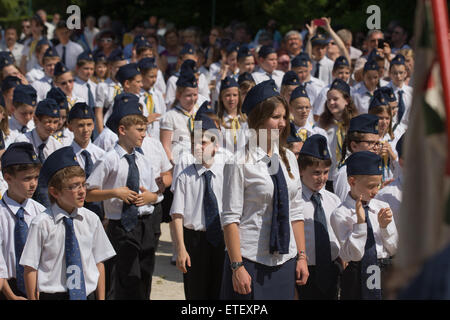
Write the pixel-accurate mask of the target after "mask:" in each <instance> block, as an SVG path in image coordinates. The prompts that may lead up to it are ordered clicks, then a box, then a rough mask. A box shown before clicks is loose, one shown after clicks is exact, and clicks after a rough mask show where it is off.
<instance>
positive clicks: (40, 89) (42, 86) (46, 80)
mask: <svg viewBox="0 0 450 320" xmlns="http://www.w3.org/2000/svg"><path fill="white" fill-rule="evenodd" d="M52 83H53V79H52V78H50V77H49V76H47V75H45V74H44V76H43V77H41V78H40V79H39V80H36V81H34V82H33V83H32V84H31V86H32V87H33V88H34V89H35V90H36V95H37V102H38V103H39V102H40V101H42V100H44V99H45V98H47V93H48V92H49V91H50V89H51V88H52Z"/></svg>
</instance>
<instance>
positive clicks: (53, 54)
mask: <svg viewBox="0 0 450 320" xmlns="http://www.w3.org/2000/svg"><path fill="white" fill-rule="evenodd" d="M55 57H59V55H58V52H57V51H56V49H55V47H53V46H50V47H48V48H47V50H45V53H44V58H55Z"/></svg>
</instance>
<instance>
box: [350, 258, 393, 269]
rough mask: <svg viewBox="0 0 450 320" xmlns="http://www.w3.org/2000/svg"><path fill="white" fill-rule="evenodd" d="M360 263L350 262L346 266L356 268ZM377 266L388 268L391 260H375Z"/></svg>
mask: <svg viewBox="0 0 450 320" xmlns="http://www.w3.org/2000/svg"><path fill="white" fill-rule="evenodd" d="M360 263H361V261H350V262H349V263H348V264H351V265H354V266H358V265H359V264H360ZM377 264H378V265H379V266H383V267H385V266H389V265H391V264H392V258H381V259H377Z"/></svg>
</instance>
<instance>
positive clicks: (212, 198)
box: [203, 170, 223, 247]
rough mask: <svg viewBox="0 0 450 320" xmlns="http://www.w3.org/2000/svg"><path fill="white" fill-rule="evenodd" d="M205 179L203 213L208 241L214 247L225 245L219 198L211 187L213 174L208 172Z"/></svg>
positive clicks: (204, 174) (205, 173)
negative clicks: (218, 203)
mask: <svg viewBox="0 0 450 320" xmlns="http://www.w3.org/2000/svg"><path fill="white" fill-rule="evenodd" d="M203 176H204V177H205V193H204V196H203V212H204V213H205V225H206V239H207V240H208V241H209V242H210V243H211V244H212V245H213V246H214V247H217V246H218V245H220V244H222V243H223V233H222V227H221V225H220V216H219V207H218V205H217V198H216V195H215V194H214V191H213V189H212V186H211V178H212V172H211V171H209V170H207V171H205V172H204V173H203Z"/></svg>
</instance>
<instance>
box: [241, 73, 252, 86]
mask: <svg viewBox="0 0 450 320" xmlns="http://www.w3.org/2000/svg"><path fill="white" fill-rule="evenodd" d="M244 81H251V82H253V83H254V82H255V79H253V77H252V75H251V74H250V73H249V72H244V73H241V74H240V75H239V77H238V84H239V85H240V84H241V83H242V82H244Z"/></svg>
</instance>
